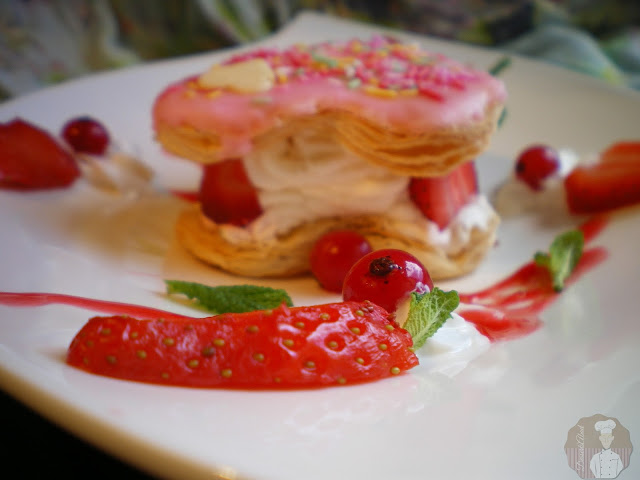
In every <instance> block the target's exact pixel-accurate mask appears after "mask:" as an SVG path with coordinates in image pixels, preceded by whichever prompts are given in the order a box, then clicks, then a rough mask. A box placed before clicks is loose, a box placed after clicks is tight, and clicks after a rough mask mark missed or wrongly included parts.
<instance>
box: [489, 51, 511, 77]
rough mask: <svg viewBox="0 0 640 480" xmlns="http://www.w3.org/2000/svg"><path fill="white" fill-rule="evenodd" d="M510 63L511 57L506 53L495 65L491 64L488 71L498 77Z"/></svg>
mask: <svg viewBox="0 0 640 480" xmlns="http://www.w3.org/2000/svg"><path fill="white" fill-rule="evenodd" d="M510 65H511V57H509V56H507V55H504V56H502V57H500V58H499V59H498V61H497V62H496V63H494V64H493V66H491V68H489V70H488V72H489V73H490V74H491V75H493V76H494V77H497V76H498V75H500V74H501V73H502V72H503V70H505V69H506V68H507V67H509V66H510Z"/></svg>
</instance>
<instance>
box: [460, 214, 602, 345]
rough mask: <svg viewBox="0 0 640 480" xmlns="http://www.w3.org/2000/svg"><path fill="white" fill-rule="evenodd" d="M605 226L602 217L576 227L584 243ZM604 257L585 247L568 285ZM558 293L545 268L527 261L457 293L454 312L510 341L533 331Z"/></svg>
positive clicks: (485, 332)
mask: <svg viewBox="0 0 640 480" xmlns="http://www.w3.org/2000/svg"><path fill="white" fill-rule="evenodd" d="M606 225H607V219H606V217H600V216H599V217H594V218H592V219H590V220H588V221H586V222H585V223H583V224H582V225H580V226H579V227H578V228H579V229H580V230H581V231H582V233H583V235H584V240H585V244H586V243H588V242H590V241H591V240H593V239H594V238H595V237H596V236H597V235H598V234H599V233H600V232H601V231H602V230H603V229H604V228H605V227H606ZM607 256H608V253H607V251H606V250H605V249H604V248H603V247H592V248H589V249H585V250H584V251H583V253H582V256H581V257H580V261H579V262H578V265H577V266H576V268H575V269H574V271H573V272H572V274H571V276H570V277H569V278H568V279H567V282H566V285H567V286H568V285H571V284H572V283H574V282H576V281H577V280H578V279H579V278H581V277H582V276H583V275H584V274H585V273H587V272H588V271H590V270H592V269H593V268H595V267H596V266H597V265H599V264H600V263H602V262H603V261H604V260H605V259H606V258H607ZM560 295H561V294H560V293H558V292H556V291H555V290H554V289H553V286H552V282H551V276H550V274H549V271H548V270H547V269H546V268H544V267H540V266H538V265H536V264H535V262H533V261H531V262H529V263H527V264H525V265H524V266H522V267H520V268H519V269H518V270H516V271H515V272H514V273H513V274H512V275H510V276H509V277H507V278H506V279H504V280H501V281H500V282H498V283H496V284H495V285H492V286H490V287H488V288H485V289H483V290H480V291H477V292H475V293H469V294H464V293H460V294H459V296H460V307H459V310H458V313H459V314H460V316H462V317H463V318H464V319H465V320H467V321H468V322H471V323H473V324H474V325H475V326H476V328H477V329H478V331H479V332H480V333H481V334H483V335H485V336H486V337H488V338H489V339H490V340H491V341H500V340H512V339H515V338H518V337H522V336H524V335H528V334H529V333H532V332H534V331H536V330H537V329H538V328H539V327H540V326H541V325H542V320H540V317H539V316H540V314H541V313H542V311H543V310H544V309H545V308H546V307H548V306H549V305H550V304H551V303H552V302H554V301H555V300H556V299H557V298H558V297H559V296H560Z"/></svg>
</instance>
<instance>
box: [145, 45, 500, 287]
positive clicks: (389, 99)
mask: <svg viewBox="0 0 640 480" xmlns="http://www.w3.org/2000/svg"><path fill="white" fill-rule="evenodd" d="M505 100H506V90H505V87H504V84H503V83H502V82H501V81H500V80H499V79H496V78H494V77H493V76H491V75H490V74H488V73H486V72H484V71H481V70H476V69H474V68H472V67H470V66H467V65H464V64H462V63H459V62H457V61H454V60H452V59H449V58H447V57H445V56H443V55H439V54H436V53H432V52H429V51H425V50H423V49H422V48H420V47H419V46H418V45H416V44H408V43H402V42H400V41H397V40H395V39H392V38H389V37H382V36H375V37H372V38H370V39H368V40H359V39H353V40H349V41H345V42H324V43H320V44H316V45H293V46H291V47H289V48H286V49H276V48H270V49H256V50H252V51H248V52H245V53H241V54H236V55H234V56H231V57H230V58H228V59H226V60H225V61H223V62H221V63H219V64H216V65H214V66H212V67H211V69H210V70H208V71H206V72H203V73H202V74H200V75H195V76H191V77H189V78H186V79H183V80H180V81H178V82H177V83H174V84H172V85H170V86H168V87H167V88H166V89H165V90H164V91H163V92H162V93H161V94H160V95H159V96H158V97H157V99H156V101H155V104H154V107H153V125H154V131H155V135H156V138H157V141H158V142H160V144H161V145H162V146H163V147H164V148H165V149H166V150H167V151H168V152H170V153H172V154H175V155H177V156H179V157H182V158H185V159H187V160H191V161H194V162H199V163H201V164H203V171H204V175H203V182H202V186H201V188H202V192H201V202H200V203H198V204H196V205H194V206H193V207H192V208H188V209H186V211H185V212H184V213H183V214H182V215H181V216H180V218H179V220H178V223H177V225H176V228H177V234H178V238H179V241H180V242H181V244H182V245H184V247H185V248H186V249H187V250H188V251H189V252H191V253H192V254H193V255H195V256H196V257H197V258H199V259H201V260H203V261H205V262H207V263H209V264H211V265H213V266H216V267H219V268H221V269H223V270H226V271H229V272H232V273H235V274H239V275H243V276H250V277H270V276H276V277H277V276H291V275H296V274H301V273H304V272H307V271H308V269H309V258H308V257H309V253H310V250H311V248H312V246H313V244H314V243H315V241H316V240H317V238H318V237H319V236H321V235H322V234H324V233H325V232H327V231H330V230H336V229H351V230H355V231H358V232H360V233H362V234H363V235H365V236H366V237H367V239H368V240H369V241H370V243H371V244H372V246H373V248H389V247H391V248H401V249H404V250H407V251H409V252H410V253H412V254H413V255H415V256H417V257H418V258H419V259H420V260H421V261H422V262H423V263H424V264H425V266H426V267H427V268H428V270H429V272H430V274H431V276H432V277H433V278H434V279H436V280H438V279H445V278H451V277H455V276H459V275H462V274H465V273H467V272H470V271H471V270H473V269H474V268H476V266H477V265H478V264H479V262H480V261H481V260H482V259H483V257H484V256H485V254H486V252H487V251H488V249H489V248H490V247H491V245H492V244H493V243H494V239H495V232H496V228H497V225H498V223H499V219H498V216H497V215H496V213H495V212H494V211H493V209H492V208H491V207H490V205H489V203H488V202H487V200H486V198H485V197H484V196H483V195H481V194H480V193H479V192H477V185H472V186H469V183H468V180H469V176H470V175H473V179H472V180H473V181H475V176H474V175H475V174H474V173H473V170H470V169H469V166H470V165H472V163H470V162H473V160H474V159H475V158H476V157H477V156H478V155H479V154H481V153H482V152H483V151H484V150H485V149H486V148H487V146H488V144H489V142H490V139H491V136H492V134H493V132H494V131H495V128H496V124H497V120H498V118H499V116H500V114H501V112H502V109H503V106H504V102H505ZM462 169H464V171H465V172H466V173H465V174H464V179H466V180H467V183H464V185H465V187H464V188H463V187H459V185H462V184H461V183H460V181H458V180H456V179H459V178H460V175H461V174H460V172H461V171H462ZM431 185H433V187H431ZM212 189H213V190H215V192H213V190H212ZM205 190H207V191H205ZM225 190H228V195H226V196H225V194H224V192H225ZM462 190H464V191H462ZM207 192H208V193H207ZM212 192H213V193H212ZM216 192H217V193H216ZM218 193H219V194H218ZM235 195H239V197H236V196H235ZM247 196H248V197H251V199H250V201H249V200H247V198H248V197H247ZM238 198H240V199H239V200H238ZM434 202H435V203H434ZM247 204H251V205H249V207H247ZM244 207H247V208H244ZM235 208H237V209H238V214H237V215H234V209H235ZM434 209H435V210H437V211H438V215H435V216H433V215H431V213H430V212H431V211H433V210H434ZM230 211H231V214H230V213H229V212H230ZM240 211H242V213H239V212H240ZM443 211H445V219H444V220H442V213H443ZM221 212H222V213H221ZM436 217H438V218H437V219H436Z"/></svg>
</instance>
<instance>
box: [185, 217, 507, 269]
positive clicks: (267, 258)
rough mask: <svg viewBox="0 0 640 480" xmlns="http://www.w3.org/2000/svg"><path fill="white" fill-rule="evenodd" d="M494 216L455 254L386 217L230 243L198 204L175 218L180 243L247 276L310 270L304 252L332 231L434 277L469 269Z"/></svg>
mask: <svg viewBox="0 0 640 480" xmlns="http://www.w3.org/2000/svg"><path fill="white" fill-rule="evenodd" d="M498 224H499V218H498V216H497V214H496V213H495V212H491V213H490V217H489V219H488V222H487V224H486V228H474V229H472V230H471V234H470V236H469V240H468V242H466V244H465V245H464V246H462V248H461V249H460V250H459V251H457V252H456V253H450V252H447V249H446V248H444V247H442V246H438V245H437V244H434V243H430V242H429V239H428V238H426V239H425V240H423V241H419V240H417V239H415V238H412V237H409V236H404V235H403V232H402V231H399V230H398V229H397V228H395V225H394V222H393V221H392V218H390V217H389V216H387V215H359V216H353V217H330V218H322V219H318V220H315V221H313V222H308V223H304V224H302V225H300V226H298V227H297V228H295V229H293V230H291V231H290V232H288V233H287V234H285V235H282V236H280V237H278V238H277V239H274V240H272V241H269V242H260V241H257V240H253V239H248V240H246V241H244V242H230V241H229V240H228V239H227V238H226V236H225V235H224V233H223V231H222V229H221V226H220V225H216V224H215V223H214V222H211V221H209V220H207V219H205V218H204V217H203V216H202V214H201V212H200V209H199V208H198V207H197V206H194V207H193V208H190V209H187V210H185V211H184V212H183V213H182V214H181V215H180V217H179V218H178V221H177V224H176V231H177V236H178V240H179V242H180V243H181V244H182V245H183V246H184V247H185V248H186V249H187V250H188V251H189V252H191V254H192V255H194V256H195V257H196V258H198V259H200V260H202V261H203V262H205V263H208V264H210V265H212V266H216V267H219V268H221V269H223V270H226V271H228V272H231V273H235V274H238V275H243V276H248V277H289V276H294V275H298V274H303V273H306V272H308V271H309V255H310V253H311V249H312V248H313V245H314V243H315V242H316V240H317V239H318V238H319V237H320V236H322V235H323V234H324V233H327V232H330V231H333V230H342V229H347V230H352V231H356V232H359V233H361V234H362V235H364V236H365V237H366V238H367V240H368V241H369V243H370V244H371V247H372V248H373V249H374V250H377V249H381V248H398V249H401V250H405V251H407V252H409V253H411V254H412V255H414V256H415V257H416V258H418V260H420V261H421V262H422V264H423V265H425V266H426V267H427V269H428V270H429V274H430V275H431V277H432V278H433V279H434V280H444V279H448V278H454V277H458V276H461V275H464V274H466V273H469V272H471V271H473V270H474V269H475V268H476V267H477V266H478V264H479V263H480V262H481V261H482V259H483V258H484V257H485V255H486V253H487V251H488V250H489V249H490V248H491V247H492V246H493V244H494V242H495V236H496V235H495V234H496V229H497V227H498Z"/></svg>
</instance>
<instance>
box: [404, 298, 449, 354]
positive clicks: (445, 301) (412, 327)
mask: <svg viewBox="0 0 640 480" xmlns="http://www.w3.org/2000/svg"><path fill="white" fill-rule="evenodd" d="M459 304H460V297H459V296H458V292H456V291H455V290H452V291H450V292H444V291H442V290H440V289H439V288H438V287H434V288H433V290H431V291H430V292H428V293H423V294H420V293H415V292H414V293H412V294H411V301H410V304H409V314H408V315H407V321H406V322H405V323H404V325H403V328H404V329H405V330H407V331H408V332H409V333H410V334H411V337H412V338H413V347H414V348H420V347H422V346H423V345H424V343H425V342H426V341H427V339H428V338H429V337H431V336H432V335H433V334H434V333H436V331H437V330H438V329H439V328H440V327H441V326H442V325H444V323H445V322H446V321H447V320H448V319H449V318H451V312H453V311H454V310H455V309H456V308H458V305H459Z"/></svg>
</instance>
